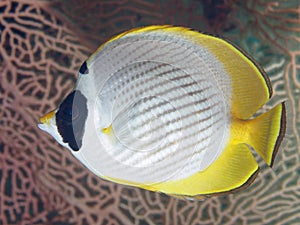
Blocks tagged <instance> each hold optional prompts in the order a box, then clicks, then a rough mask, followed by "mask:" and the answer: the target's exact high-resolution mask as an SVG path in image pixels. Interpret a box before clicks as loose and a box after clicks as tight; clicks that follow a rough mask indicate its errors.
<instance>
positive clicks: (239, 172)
mask: <svg viewBox="0 0 300 225" xmlns="http://www.w3.org/2000/svg"><path fill="white" fill-rule="evenodd" d="M258 170H259V167H258V165H257V162H256V161H255V159H254V157H253V155H252V153H251V151H250V149H249V148H248V146H247V145H246V144H239V145H230V144H229V145H228V146H227V147H226V148H225V149H224V151H223V153H222V154H221V155H220V157H219V158H218V159H217V160H216V161H215V162H214V163H213V164H212V165H210V166H209V167H208V168H207V169H205V170H204V171H201V172H198V173H196V174H194V175H192V176H190V177H188V178H185V179H181V180H177V181H167V182H162V183H159V184H154V185H152V188H153V189H154V190H157V191H160V192H163V193H166V194H169V195H175V196H177V197H178V196H183V197H185V198H189V197H192V198H193V197H194V198H195V199H199V198H201V195H204V196H205V197H208V196H210V195H218V194H223V193H226V192H232V191H235V190H238V189H241V188H245V187H247V186H248V185H249V184H250V183H251V182H252V181H253V180H254V178H255V177H256V175H257V172H258Z"/></svg>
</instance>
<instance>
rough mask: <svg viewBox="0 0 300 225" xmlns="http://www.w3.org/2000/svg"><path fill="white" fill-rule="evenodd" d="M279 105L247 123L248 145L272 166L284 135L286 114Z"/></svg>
mask: <svg viewBox="0 0 300 225" xmlns="http://www.w3.org/2000/svg"><path fill="white" fill-rule="evenodd" d="M285 111H286V110H285V104H284V103H281V104H279V105H277V106H276V107H274V108H273V109H271V110H270V111H268V112H266V113H264V114H262V115H260V116H258V117H257V118H255V119H253V120H250V121H249V124H250V126H249V143H248V144H250V145H251V146H252V147H253V148H254V149H255V151H256V152H257V153H258V154H259V155H260V156H261V157H262V158H263V159H264V161H265V162H266V163H267V164H268V165H269V166H272V165H273V162H274V159H275V156H276V154H277V151H278V149H279V146H280V144H281V141H282V139H283V137H284V135H285V129H286V116H285V115H286V112H285Z"/></svg>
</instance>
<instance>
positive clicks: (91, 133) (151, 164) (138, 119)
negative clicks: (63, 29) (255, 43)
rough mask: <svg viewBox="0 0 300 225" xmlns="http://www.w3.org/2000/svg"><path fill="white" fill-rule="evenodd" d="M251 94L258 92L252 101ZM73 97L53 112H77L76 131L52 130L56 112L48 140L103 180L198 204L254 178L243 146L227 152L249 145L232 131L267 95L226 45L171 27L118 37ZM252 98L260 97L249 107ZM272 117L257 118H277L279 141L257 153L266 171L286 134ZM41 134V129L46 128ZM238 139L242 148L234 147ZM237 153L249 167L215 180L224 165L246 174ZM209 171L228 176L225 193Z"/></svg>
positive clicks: (264, 83) (87, 66)
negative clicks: (199, 197) (192, 198)
mask: <svg viewBox="0 0 300 225" xmlns="http://www.w3.org/2000/svg"><path fill="white" fill-rule="evenodd" d="M198 35H199V36H198ZM201 35H202V36H201ZM205 41H206V42H205ZM210 42H211V43H210ZM214 42H216V43H215V45H216V46H218V45H220V46H222V47H224V49H223V50H222V49H220V50H219V51H220V53H218V52H217V51H218V50H216V49H214V46H215V45H213V44H214ZM227 45H228V46H227ZM211 46H212V47H211ZM222 51H224V52H222ZM235 51H236V52H235ZM230 54H232V55H233V56H235V57H236V58H233V57H232V56H231V55H230ZM223 57H224V58H223ZM238 57H240V58H241V59H240V58H238ZM231 58H232V62H230V60H231ZM225 60H226V61H225ZM224 61H225V63H224ZM228 61H229V62H228ZM235 66H239V70H241V73H242V74H241V77H237V74H236V71H237V70H236V69H234V67H235ZM231 67H232V68H231ZM243 73H245V74H243ZM251 73H256V75H251V76H253V77H254V78H253V79H252V80H253V81H252V82H256V83H255V85H256V86H257V87H256V88H254V90H251V88H253V87H251V88H250V89H249V88H247V85H248V84H245V81H244V80H246V78H247V76H248V75H249V74H251ZM245 76H246V78H245ZM259 76H261V77H259ZM257 77H258V78H257ZM249 79H250V81H251V77H250V78H249ZM240 86H242V87H240ZM256 89H258V90H260V91H258V93H256V92H257V91H256ZM237 91H238V93H237ZM249 92H250V93H249ZM72 93H73V95H72V100H69V103H68V104H67V103H65V104H64V102H63V103H62V104H61V107H60V108H59V109H61V110H60V111H61V112H62V111H63V110H62V108H63V107H64V105H70V103H71V106H72V107H73V108H78V110H79V114H80V113H81V111H82V109H85V110H83V111H84V113H81V114H82V115H81V114H80V115H79V116H81V117H82V119H81V120H80V121H81V122H78V124H79V125H78V127H77V126H76V125H71V128H72V129H73V130H74V132H73V133H72V132H71V134H69V131H62V130H68V129H69V128H70V125H66V126H65V125H57V123H62V124H64V122H61V121H62V120H59V119H57V118H60V117H61V116H60V115H61V114H59V116H58V113H57V112H58V111H59V109H58V110H56V120H55V121H54V122H53V123H52V124H51V127H52V128H53V127H57V126H58V128H57V129H56V130H57V131H56V132H55V134H52V133H51V132H53V129H51V132H50V133H51V134H52V135H53V136H59V135H61V136H62V139H61V140H60V142H62V143H63V144H64V145H65V144H66V142H68V138H66V136H70V138H69V139H71V142H74V140H75V141H76V143H75V144H73V146H75V148H76V149H75V148H74V147H73V148H72V147H71V145H70V146H69V149H70V150H71V152H72V153H73V154H74V156H75V157H77V158H78V159H79V160H80V161H81V162H82V163H83V164H84V165H85V166H86V167H88V168H89V169H90V170H91V171H93V172H94V173H95V174H96V175H98V176H100V177H102V178H105V179H108V180H112V181H116V182H119V183H124V184H129V185H134V186H139V187H142V188H145V189H148V190H157V191H161V192H165V193H168V194H173V195H180V196H196V195H209V194H214V193H222V192H227V191H231V190H233V189H237V188H239V187H242V186H244V185H245V186H246V184H249V183H250V181H251V180H252V177H255V175H256V174H257V171H258V166H257V164H256V162H255V160H254V159H253V156H252V155H251V153H250V150H249V149H248V148H247V147H245V145H241V146H243V147H241V146H240V147H238V148H240V149H241V151H237V153H236V154H233V153H231V152H230V151H231V150H227V149H229V148H230V149H234V148H236V146H238V144H242V143H247V141H248V142H252V141H251V138H249V139H247V137H248V136H249V134H248V133H247V132H248V130H251V129H250V128H249V129H248V127H250V125H249V126H248V125H245V126H244V127H245V131H243V128H241V124H246V123H244V122H243V123H242V122H241V123H237V124H239V125H237V126H233V124H235V123H234V122H235V121H239V120H241V121H242V120H245V119H248V118H249V117H250V116H252V115H253V114H254V113H255V112H256V111H257V110H258V109H259V108H260V107H261V106H262V105H263V104H265V102H266V101H267V100H268V99H269V98H270V96H271V87H270V85H269V81H268V80H267V78H266V77H265V76H264V75H263V72H262V71H261V70H260V68H258V67H257V66H256V64H254V63H252V61H250V60H249V59H247V58H246V57H244V58H243V54H242V53H241V52H239V50H237V49H235V48H234V47H233V46H232V45H230V44H229V43H228V42H225V41H223V40H221V39H218V38H215V37H211V36H208V35H203V34H199V33H197V32H194V31H190V30H187V29H184V28H179V27H169V26H152V27H146V28H142V29H137V30H133V31H131V32H127V33H123V34H121V35H119V36H117V37H115V38H113V39H112V40H110V41H108V42H107V43H105V44H104V45H103V46H101V47H100V48H99V49H98V50H97V51H96V52H95V53H94V54H93V55H92V56H91V57H90V58H89V59H88V60H87V61H86V62H85V63H84V64H83V66H82V68H81V69H80V72H79V78H78V82H77V85H76V87H75V89H74V91H73V92H72ZM254 95H257V96H259V97H260V98H261V99H260V100H258V101H257V100H255V98H256V97H257V96H254ZM77 96H79V97H77ZM77 100H78V101H77ZM255 101H256V102H255ZM66 102H68V101H66ZM77 102H80V104H79V103H77ZM236 106H238V107H236ZM68 110H69V109H68ZM68 110H67V112H69V111H68ZM71 112H72V113H71V114H72V123H73V124H76V120H75V119H74V110H71ZM276 113H277V114H276V116H273V114H272V115H271V116H265V117H266V118H267V117H268V118H267V119H263V121H266V122H265V123H269V120H274V119H272V118H273V117H276V121H277V122H276V124H275V122H274V124H275V125H274V126H275V127H276V129H277V130H278V131H277V133H276V132H275V133H276V134H267V135H268V136H272V138H273V139H274V140H273V139H272V141H273V142H275V144H272V146H273V147H272V146H271V147H265V148H266V150H264V149H263V150H262V151H266V152H267V154H266V155H267V156H266V157H269V158H270V157H271V159H269V158H268V159H265V160H266V161H270V162H267V163H269V164H271V162H272V159H273V158H274V156H273V151H275V150H274V149H276V143H278V142H279V143H280V141H281V139H282V136H283V133H284V128H283V127H284V121H283V119H280V118H283V117H284V105H280V106H278V107H277V109H276ZM278 120H280V121H281V122H280V121H279V122H278ZM43 121H45V119H44V120H43ZM52 121H53V119H52ZM58 121H60V122H58ZM74 121H75V122H74ZM251 121H252V120H251ZM253 121H255V120H253ZM257 121H258V120H257ZM68 124H69V123H68ZM271 124H272V123H271ZM74 127H77V129H74ZM251 127H254V125H253V126H252V124H251ZM67 128H68V129H67ZM42 129H45V130H47V128H45V126H42ZM72 129H71V130H72ZM78 129H79V132H77V133H76V130H78ZM247 129H248V130H247ZM237 130H238V132H237ZM48 132H49V129H48ZM243 132H244V134H243ZM237 133H238V134H237ZM73 134H74V135H73ZM72 135H73V136H72ZM244 136H245V137H244ZM72 138H73V139H72ZM243 138H245V140H244V141H245V142H243V140H240V139H243ZM58 139H59V138H58ZM78 143H79V144H78ZM253 143H254V141H253ZM247 144H250V145H251V144H252V143H247ZM233 146H234V147H233ZM253 147H256V146H253ZM74 149H75V150H74ZM244 151H245V152H246V153H245V160H249V165H250V166H249V168H248V167H247V166H245V168H244V170H245V171H244V170H243V168H242V169H241V172H239V171H238V172H228V173H229V175H228V174H226V175H225V176H224V175H222V174H217V173H220V172H216V171H219V170H220V168H221V169H222V167H224V173H227V172H226V170H227V169H228V171H232V170H234V168H232V167H235V169H237V168H238V167H239V166H242V167H244V166H243V165H241V164H239V163H238V162H236V159H235V157H236V155H237V157H240V156H239V154H242V152H244ZM247 151H248V152H249V154H248V153H247ZM258 152H259V151H258ZM259 153H260V152H259ZM226 154H228V156H227V155H226ZM270 155H271V156H270ZM221 156H222V157H221ZM224 157H227V158H226V159H228V158H229V160H228V163H225V164H224V162H225V161H224V160H225V158H224ZM251 157H252V158H251ZM222 160H223V161H222ZM231 160H233V162H231ZM235 163H236V164H237V165H235ZM241 163H242V162H241ZM212 165H214V166H212ZM211 173H212V174H214V173H216V174H217V175H216V178H218V179H220V180H222V179H226V176H227V175H228V176H229V178H228V179H229V180H227V181H226V182H223V183H224V185H223V184H211V183H213V182H214V180H213V179H215V178H213V176H212V177H211V179H212V180H211V181H210V180H209V179H210V178H209V177H208V175H207V174H211ZM231 173H232V174H231ZM234 173H237V174H234ZM222 176H223V177H225V178H222ZM239 176H240V177H239ZM217 183H218V182H217ZM227 183H228V184H227ZM194 184H195V186H193V185H194ZM189 185H192V186H193V187H189ZM198 185H199V186H201V185H202V186H201V187H198ZM203 186H204V187H203Z"/></svg>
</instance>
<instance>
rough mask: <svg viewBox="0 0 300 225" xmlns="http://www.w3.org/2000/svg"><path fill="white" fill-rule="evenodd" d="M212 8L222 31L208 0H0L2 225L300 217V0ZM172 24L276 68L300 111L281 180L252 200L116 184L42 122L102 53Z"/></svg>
mask: <svg viewBox="0 0 300 225" xmlns="http://www.w3.org/2000/svg"><path fill="white" fill-rule="evenodd" d="M79 2H80V3H79ZM209 2H210V4H214V6H215V9H214V13H215V14H216V13H217V14H216V15H217V18H223V19H222V23H221V22H215V21H216V20H215V17H213V15H215V14H214V13H213V14H207V15H205V14H203V9H204V8H205V7H204V6H203V4H205V1H141V0H134V1H111V0H110V1H88V0H85V1H74V0H68V1H49V2H48V1H41V0H39V1H34V0H3V1H1V2H0V134H1V135H0V224H4V225H6V224H24V225H25V224H66V225H67V224H74V225H75V224H105V225H109V224H111V225H112V224H120V225H122V224H125V225H129V224H135V225H138V224H144V225H147V224H149V225H150V224H151V225H152V224H156V225H159V224H191V225H196V224H207V225H208V224H228V225H229V224H276V223H277V224H296V223H297V221H299V220H300V218H299V212H300V201H299V196H300V190H299V179H298V177H299V174H300V166H299V165H300V164H299V157H298V156H299V148H297V146H299V145H300V139H299V133H300V130H299V129H300V120H299V118H300V116H299V113H300V112H299V111H300V93H299V89H300V77H299V71H300V67H299V64H300V48H299V46H300V37H299V33H300V22H299V18H300V7H299V6H298V4H295V2H294V1H274V2H271V1H263V0H251V1H250V0H248V1H234V0H232V1H209ZM218 9H222V10H221V11H218ZM220 14H222V16H221V17H220ZM245 18H247V19H245ZM162 23H171V24H176V25H185V26H189V27H192V28H195V29H197V30H204V31H209V32H218V33H223V34H224V32H225V34H226V36H231V37H232V39H233V40H235V41H236V42H237V43H238V44H240V45H241V46H243V47H245V48H246V50H247V51H248V52H250V53H252V54H253V56H254V57H255V58H256V59H258V61H260V62H261V63H262V65H263V66H265V68H266V70H267V71H268V73H269V74H270V76H271V81H272V84H273V86H274V88H275V98H274V104H275V103H276V102H279V101H282V99H284V98H288V99H289V101H290V102H291V115H292V118H291V119H292V122H293V123H292V131H291V133H290V134H289V136H288V137H287V144H286V146H285V149H282V150H281V152H280V156H281V159H280V161H277V162H276V166H275V171H276V173H274V172H273V171H272V170H271V169H269V168H266V167H265V166H262V167H263V168H262V173H261V174H260V175H259V177H258V179H257V180H256V181H255V183H254V184H253V185H252V186H251V187H249V188H248V189H247V190H245V191H244V192H241V193H239V194H235V195H229V196H221V197H215V198H211V199H207V200H205V201H201V202H198V201H195V202H193V201H187V200H179V199H176V198H172V197H168V196H163V195H161V194H159V193H152V192H148V191H143V190H140V189H136V188H130V187H125V186H122V185H117V184H113V183H111V182H106V181H104V180H102V179H100V178H98V177H96V176H94V175H93V174H91V173H90V172H89V171H88V170H87V169H86V168H84V167H83V166H82V165H81V164H80V163H79V162H78V161H77V160H75V159H74V158H73V157H72V156H71V154H70V153H69V152H68V151H67V150H66V149H63V148H62V147H60V146H58V145H57V144H56V142H55V141H54V140H53V139H52V138H51V137H50V136H48V135H46V134H45V133H43V132H42V131H40V130H38V128H37V126H36V124H37V123H38V118H39V116H41V115H43V114H44V113H45V112H47V111H49V110H51V109H54V108H55V107H56V105H57V104H58V103H59V102H60V100H61V99H62V98H63V97H64V96H65V95H66V94H67V93H68V92H69V91H70V90H71V89H72V87H73V84H74V81H75V79H76V74H77V70H78V68H79V67H80V65H81V63H82V61H84V60H85V58H86V57H87V56H88V55H89V54H90V53H91V52H92V51H93V50H92V48H95V47H96V45H98V44H100V43H101V42H103V41H104V40H105V39H107V38H109V37H110V36H112V35H113V34H116V33H118V32H120V31H123V30H127V29H129V28H131V27H134V26H140V25H147V24H162ZM239 32H241V33H243V35H239ZM274 49H275V50H274ZM269 53H272V56H271V55H270V54H269ZM272 104H273V103H272Z"/></svg>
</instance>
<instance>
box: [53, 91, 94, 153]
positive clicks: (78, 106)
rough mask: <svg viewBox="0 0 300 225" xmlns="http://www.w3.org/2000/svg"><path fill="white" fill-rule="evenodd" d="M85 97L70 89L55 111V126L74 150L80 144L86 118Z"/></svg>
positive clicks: (78, 147)
mask: <svg viewBox="0 0 300 225" xmlns="http://www.w3.org/2000/svg"><path fill="white" fill-rule="evenodd" d="M87 115H88V110H87V99H86V98H85V96H84V95H83V94H82V93H81V92H80V91H79V90H75V91H72V92H71V93H70V94H69V95H68V96H67V97H66V98H65V99H64V100H63V102H62V103H61V104H60V106H59V108H58V111H57V112H56V126H57V129H58V132H59V133H60V135H61V136H62V138H63V142H65V143H68V144H69V146H70V147H71V148H72V149H73V150H74V151H78V150H79V149H80V148H81V146H82V138H83V134H84V129H85V121H86V119H87Z"/></svg>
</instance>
